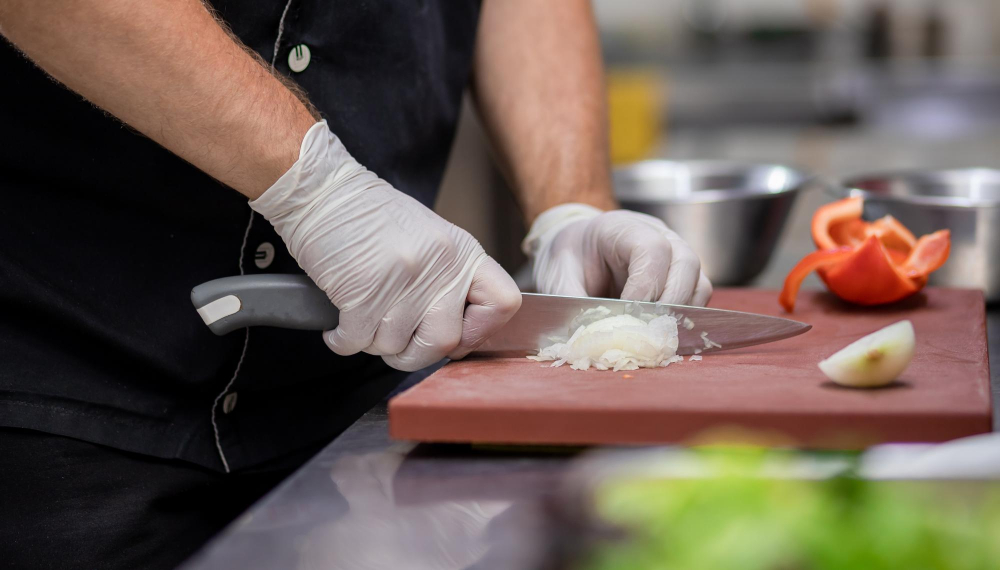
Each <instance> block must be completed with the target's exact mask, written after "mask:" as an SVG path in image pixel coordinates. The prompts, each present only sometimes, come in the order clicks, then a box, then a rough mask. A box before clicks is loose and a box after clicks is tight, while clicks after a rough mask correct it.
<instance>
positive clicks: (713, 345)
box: [701, 331, 722, 348]
mask: <svg viewBox="0 0 1000 570" xmlns="http://www.w3.org/2000/svg"><path fill="white" fill-rule="evenodd" d="M701 340H703V341H705V348H722V345H721V344H719V343H717V342H712V341H711V340H709V339H708V331H701Z"/></svg>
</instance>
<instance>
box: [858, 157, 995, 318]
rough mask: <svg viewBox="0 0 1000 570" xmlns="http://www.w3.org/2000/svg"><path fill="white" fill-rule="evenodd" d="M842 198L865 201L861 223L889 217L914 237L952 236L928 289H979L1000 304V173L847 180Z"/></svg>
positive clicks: (885, 175) (868, 176)
mask: <svg viewBox="0 0 1000 570" xmlns="http://www.w3.org/2000/svg"><path fill="white" fill-rule="evenodd" d="M839 192H840V194H841V195H843V196H847V195H857V196H863V197H864V199H865V217H866V218H876V217H881V216H884V215H886V214H891V215H892V216H893V217H895V218H897V219H898V220H899V221H901V222H903V224H905V225H906V226H907V227H908V228H910V230H912V231H913V233H914V234H916V235H917V236H920V235H923V234H928V233H931V232H933V231H935V230H940V229H948V230H951V255H950V256H949V258H948V261H947V263H945V264H944V266H943V267H942V268H941V269H939V270H937V271H935V272H934V273H932V274H931V276H930V280H929V281H930V283H931V284H934V285H944V286H950V287H974V288H978V289H982V290H983V292H984V293H985V295H986V298H987V300H989V301H1000V170H994V169H989V168H965V169H957V170H931V171H920V170H911V171H898V172H886V173H878V174H862V175H857V176H851V177H849V178H847V179H844V180H843V181H842V182H841V185H840V188H839Z"/></svg>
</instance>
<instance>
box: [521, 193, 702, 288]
mask: <svg viewBox="0 0 1000 570" xmlns="http://www.w3.org/2000/svg"><path fill="white" fill-rule="evenodd" d="M522 249H523V250H524V253H525V254H526V255H528V256H529V257H530V258H531V259H532V261H533V262H534V267H533V271H532V276H533V278H534V282H535V287H536V288H537V290H538V292H540V293H549V294H554V295H572V296H590V297H621V298H622V299H629V300H634V301H660V302H663V303H674V304H681V305H699V306H703V305H705V304H706V303H708V299H709V297H711V296H712V284H711V283H710V282H709V281H708V278H707V277H705V274H704V273H703V272H702V271H701V262H700V261H699V260H698V256H697V255H696V254H695V253H694V251H693V250H692V249H691V247H690V246H689V245H688V244H687V243H686V242H685V241H684V240H682V239H681V238H680V236H678V235H677V234H676V233H674V232H673V231H672V230H671V229H670V228H668V227H667V226H666V224H664V223H663V222H662V221H660V220H659V219H657V218H654V217H652V216H647V215H646V214H640V213H638V212H630V211H627V210H614V211H610V212H604V211H602V210H599V209H597V208H594V207H591V206H587V205H584V204H562V205H559V206H556V207H554V208H550V209H549V210H546V211H545V212H543V213H542V215H540V216H539V217H538V219H536V220H535V222H534V223H533V224H532V225H531V230H530V231H529V232H528V236H527V237H526V238H525V239H524V242H523V243H522Z"/></svg>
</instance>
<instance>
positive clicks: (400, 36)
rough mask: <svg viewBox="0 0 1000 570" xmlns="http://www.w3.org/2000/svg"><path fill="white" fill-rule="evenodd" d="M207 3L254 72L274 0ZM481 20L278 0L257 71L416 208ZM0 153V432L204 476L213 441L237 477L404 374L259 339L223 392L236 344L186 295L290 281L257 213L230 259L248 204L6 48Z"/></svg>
mask: <svg viewBox="0 0 1000 570" xmlns="http://www.w3.org/2000/svg"><path fill="white" fill-rule="evenodd" d="M214 5H215V8H216V9H217V10H218V13H219V15H220V16H221V17H222V19H224V20H225V21H226V22H227V23H228V24H229V25H230V26H231V28H232V30H233V31H234V33H235V34H236V35H237V36H239V37H240V38H241V39H242V40H243V41H244V42H245V43H246V44H247V45H248V46H249V47H250V48H252V49H254V50H256V51H257V52H258V53H259V54H260V55H261V56H262V57H263V58H264V60H266V61H268V62H270V61H272V56H274V51H275V40H276V38H277V35H278V27H279V21H280V19H281V16H282V12H283V10H285V8H286V1H285V0H273V1H253V2H251V1H239V0H229V1H226V0H217V1H215V2H214ZM478 12H479V7H478V3H477V2H474V1H468V2H457V1H445V0H440V1H435V0H422V1H391V0H365V1H360V0H349V1H340V2H334V1H331V0H327V1H322V0H291V2H290V3H289V4H288V11H287V14H286V16H285V19H284V27H283V34H282V35H281V39H280V43H279V45H278V49H277V56H276V57H274V61H275V62H276V67H277V69H278V70H279V71H280V72H281V73H284V74H286V75H289V76H291V77H292V78H293V79H294V80H295V81H297V82H298V83H299V84H300V85H301V86H302V87H303V89H304V90H305V91H306V93H307V94H308V96H309V98H310V100H311V101H312V102H313V103H314V104H315V105H316V107H317V108H318V109H319V110H320V112H321V113H322V115H323V117H324V118H326V119H327V120H328V122H329V124H330V128H331V129H332V130H333V132H334V133H336V134H337V135H338V136H339V137H340V138H341V140H343V142H344V144H345V146H346V147H347V149H348V150H349V151H350V152H351V154H352V155H353V156H354V157H355V158H356V159H357V160H358V161H359V162H360V163H361V164H363V165H365V166H366V167H368V168H369V169H371V170H372V171H374V172H375V173H377V174H378V175H379V176H381V177H382V178H384V179H385V180H387V181H388V182H389V183H390V184H392V185H393V186H394V187H396V188H397V189H399V190H401V191H403V192H406V193H407V194H410V195H411V196H413V197H415V198H416V199H418V200H419V201H421V202H422V203H423V204H425V205H426V206H428V207H430V206H432V204H433V201H434V197H435V194H436V192H437V189H438V186H439V184H440V182H441V177H442V174H443V171H444V166H445V162H446V159H447V156H448V152H449V150H450V146H451V142H452V139H453V137H454V132H455V126H456V122H457V120H458V112H459V107H460V102H461V96H462V91H463V89H464V87H465V85H466V83H467V81H468V77H469V68H470V65H471V59H472V49H473V45H474V40H475V33H476V23H477V19H478ZM297 46H305V48H304V49H303V48H301V47H297ZM305 51H308V54H309V64H308V66H307V67H305V69H303V70H302V71H301V72H298V73H296V72H293V71H291V69H290V68H289V54H290V53H292V54H293V57H299V58H301V57H302V56H303V54H304V52H305ZM293 63H296V64H298V63H301V59H300V60H297V61H293ZM296 67H300V66H299V65H296ZM0 140H2V141H3V142H2V143H0V145H2V146H0V244H2V245H0V426H6V427H20V428H29V429H35V430H40V431H44V432H48V433H53V434H59V435H65V436H70V437H75V438H79V439H82V440H86V441H91V442H94V443H99V444H103V445H108V446H112V447H115V448H119V449H124V450H128V451H134V452H139V453H144V454H148V455H154V456H158V457H166V458H180V459H184V460H187V461H191V462H194V463H198V464H201V465H204V466H207V467H210V468H213V469H221V468H222V460H221V456H220V450H219V449H217V445H216V437H215V430H217V431H218V443H219V444H220V445H221V448H222V449H221V451H222V452H224V454H225V458H226V460H227V462H228V466H229V467H230V468H232V469H239V468H241V467H245V466H249V465H253V464H255V463H259V462H261V461H264V460H267V459H269V458H273V457H276V456H278V455H280V454H282V453H285V452H288V451H291V450H294V449H296V448H301V447H303V446H306V445H309V444H312V443H315V442H317V441H319V440H322V439H328V438H330V437H331V436H333V435H335V434H336V433H338V432H339V431H341V430H343V429H344V428H345V427H347V426H348V425H350V424H351V423H352V422H353V421H354V420H355V419H356V418H357V417H358V416H359V415H360V414H361V413H363V412H364V411H365V410H367V409H368V408H369V407H371V406H372V405H373V404H374V403H376V402H377V401H378V400H379V399H381V398H382V397H384V396H385V394H386V393H388V392H389V391H390V390H391V389H392V387H394V386H395V385H396V384H397V383H398V382H399V380H400V379H401V375H400V374H399V373H396V372H394V371H392V370H390V369H389V368H388V367H387V366H385V365H384V364H383V363H382V361H381V359H380V358H377V357H372V356H368V355H364V354H361V355H355V356H352V357H346V358H345V357H339V356H336V355H335V354H333V353H332V352H330V351H329V350H328V349H327V348H326V346H325V345H324V343H323V341H322V338H321V335H320V334H319V333H318V332H303V331H286V330H277V329H265V328H255V329H252V330H251V331H250V333H249V341H248V343H247V345H246V354H245V357H244V358H243V360H242V363H241V364H240V366H239V373H238V375H236V377H235V380H234V381H233V385H232V386H231V388H230V389H229V390H228V391H226V392H225V393H223V391H224V388H225V386H226V385H227V384H228V383H229V381H230V380H231V379H232V378H233V375H234V372H235V370H236V368H237V364H238V363H239V362H240V357H241V354H242V353H243V350H244V340H245V335H244V333H243V332H242V331H239V332H235V333H231V334H230V335H227V336H224V337H216V336H214V335H213V334H212V333H210V332H209V330H208V329H207V328H206V327H205V325H204V324H203V323H202V322H201V319H200V318H199V317H198V315H197V314H196V313H195V311H194V309H193V307H192V306H191V303H190V301H189V298H188V295H189V293H190V290H191V287H192V286H194V285H196V284H198V283H200V282H203V281H207V280H209V279H214V278H217V277H224V276H228V275H234V274H237V273H239V271H240V264H241V263H242V267H243V270H244V271H245V272H246V273H264V272H274V273H288V272H299V273H300V272H301V270H299V268H298V266H297V265H296V263H295V261H294V260H293V259H292V258H291V257H290V256H289V254H288V252H287V251H286V250H285V248H284V245H283V244H282V242H281V240H280V238H278V236H277V235H276V234H275V233H274V231H273V230H272V229H271V226H270V224H268V223H267V221H266V220H264V219H262V218H261V217H260V216H255V217H254V219H253V222H252V225H251V227H250V229H249V233H248V234H247V239H246V246H245V248H244V247H242V246H243V243H244V234H245V233H246V232H247V226H248V222H249V220H250V218H251V211H250V208H249V207H248V206H247V203H246V199H245V198H243V197H242V196H241V195H239V194H238V193H237V192H235V191H233V190H231V189H229V188H226V187H224V186H222V185H220V184H219V183H217V182H215V181H214V180H212V179H211V178H209V177H208V176H207V175H205V174H203V173H202V172H200V171H198V170H197V169H195V168H194V167H192V166H191V165H189V164H187V163H185V162H184V161H183V160H181V159H179V158H177V157H175V156H174V155H172V154H171V153H169V152H168V151H166V150H164V149H163V148H161V147H159V146H158V145H157V144H156V143H154V142H152V141H150V140H149V139H147V138H145V137H144V136H142V135H140V134H138V133H136V132H134V131H133V130H131V129H129V128H128V127H127V126H124V125H122V124H121V123H120V122H119V121H117V120H115V119H114V118H111V117H109V116H107V115H106V114H105V113H103V112H102V111H100V110H98V109H95V108H94V107H92V106H91V105H90V104H89V103H87V102H85V101H84V100H82V99H81V98H80V97H79V96H78V95H76V94H74V93H72V92H70V91H68V90H66V89H65V88H63V87H61V86H59V85H58V84H56V83H55V82H53V81H52V80H50V79H49V78H47V77H46V76H45V74H44V73H43V72H42V71H40V70H39V69H38V68H36V67H34V66H33V65H32V64H31V63H30V62H28V61H27V60H26V59H24V57H23V56H21V55H20V54H19V53H18V52H17V51H16V50H15V49H14V48H13V47H11V46H10V45H7V44H4V45H0ZM241 251H242V253H241ZM220 394H221V396H220ZM234 394H235V395H234ZM216 399H218V400H219V401H218V403H217V404H216V403H215V402H216ZM213 410H214V416H215V425H214V426H213V423H212V416H213Z"/></svg>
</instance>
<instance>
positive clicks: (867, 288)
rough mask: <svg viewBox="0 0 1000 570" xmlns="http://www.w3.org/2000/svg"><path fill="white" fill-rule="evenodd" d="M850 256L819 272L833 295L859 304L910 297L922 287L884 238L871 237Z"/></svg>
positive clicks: (888, 301) (873, 303) (879, 303)
mask: <svg viewBox="0 0 1000 570" xmlns="http://www.w3.org/2000/svg"><path fill="white" fill-rule="evenodd" d="M852 250H853V251H852V253H851V255H850V257H848V258H847V259H846V260H844V261H843V262H842V263H839V264H837V265H833V266H829V267H823V268H820V270H819V276H820V278H821V279H822V280H823V282H824V283H826V287H827V289H829V290H830V291H831V292H832V293H833V294H834V295H836V296H838V297H840V298H841V299H843V300H845V301H850V302H851V303H856V304H858V305H881V304H883V303H892V302H894V301H898V300H900V299H903V298H906V297H909V296H910V295H912V294H914V293H916V292H917V291H919V290H920V288H921V287H923V285H924V284H923V283H917V282H914V280H912V279H910V278H909V277H908V276H907V275H906V273H905V272H904V271H903V270H902V268H901V267H900V266H898V265H896V264H895V263H893V261H892V257H891V256H890V255H889V250H887V249H886V248H885V247H884V246H883V245H882V242H880V241H879V240H878V238H876V237H875V236H871V237H869V238H868V239H867V240H866V241H865V243H864V244H862V245H861V247H858V248H852Z"/></svg>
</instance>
